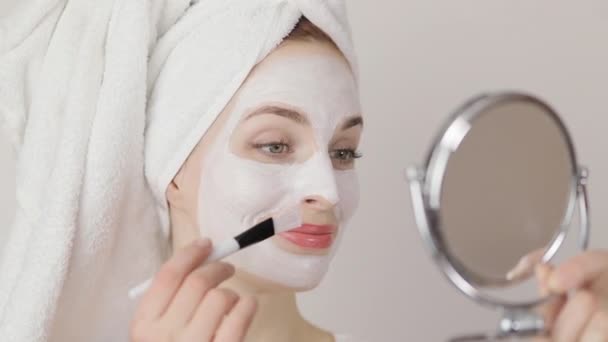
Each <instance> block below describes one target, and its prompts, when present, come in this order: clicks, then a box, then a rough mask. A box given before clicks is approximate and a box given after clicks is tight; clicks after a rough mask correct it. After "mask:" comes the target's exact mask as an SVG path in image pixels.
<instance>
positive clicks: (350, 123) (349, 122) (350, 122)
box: [341, 116, 363, 131]
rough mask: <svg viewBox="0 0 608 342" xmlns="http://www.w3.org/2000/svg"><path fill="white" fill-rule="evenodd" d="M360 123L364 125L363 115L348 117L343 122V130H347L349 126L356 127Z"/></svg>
mask: <svg viewBox="0 0 608 342" xmlns="http://www.w3.org/2000/svg"><path fill="white" fill-rule="evenodd" d="M359 125H361V126H363V117H361V116H353V117H350V118H348V119H346V122H344V123H343V124H342V127H341V129H342V130H343V131H345V130H347V129H349V128H352V127H355V126H359Z"/></svg>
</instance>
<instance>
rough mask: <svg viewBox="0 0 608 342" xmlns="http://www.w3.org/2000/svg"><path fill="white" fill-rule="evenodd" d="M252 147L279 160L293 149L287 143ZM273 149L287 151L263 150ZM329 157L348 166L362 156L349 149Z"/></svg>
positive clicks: (335, 151) (332, 153)
mask: <svg viewBox="0 0 608 342" xmlns="http://www.w3.org/2000/svg"><path fill="white" fill-rule="evenodd" d="M252 147H253V148H255V149H258V150H260V151H261V152H262V153H264V154H266V155H269V156H271V157H272V158H279V159H281V158H284V156H280V155H286V154H289V153H292V152H293V149H292V148H291V146H290V145H289V143H288V142H286V141H273V142H268V143H256V144H252ZM273 147H282V148H284V149H286V150H287V151H283V150H282V151H280V152H272V151H271V150H265V149H270V148H273ZM329 155H330V157H331V158H332V159H334V160H336V161H337V162H338V163H340V164H350V163H352V162H354V161H355V159H359V158H361V157H363V155H362V154H361V153H360V152H358V151H356V150H354V149H350V148H340V149H336V150H333V151H330V152H329Z"/></svg>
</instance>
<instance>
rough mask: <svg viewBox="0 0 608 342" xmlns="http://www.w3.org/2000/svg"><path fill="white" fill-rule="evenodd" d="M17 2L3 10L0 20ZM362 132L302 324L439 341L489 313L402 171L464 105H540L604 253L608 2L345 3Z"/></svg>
mask: <svg viewBox="0 0 608 342" xmlns="http://www.w3.org/2000/svg"><path fill="white" fill-rule="evenodd" d="M14 1H17V0H0V13H2V12H1V11H4V10H6V8H8V7H9V6H10V2H14ZM348 4H349V10H350V19H351V24H352V26H353V34H354V39H355V43H356V47H357V50H358V55H359V59H360V69H361V97H362V103H363V107H364V111H365V113H364V114H365V120H366V122H365V125H366V127H365V136H364V142H363V146H362V151H363V153H364V155H365V157H364V159H363V160H362V161H361V163H360V164H359V168H360V178H361V193H362V199H361V206H360V209H359V212H358V214H357V215H356V217H355V219H354V221H353V222H352V224H351V225H350V227H349V232H348V234H347V235H346V237H345V238H344V240H343V244H342V247H341V251H340V252H339V253H338V255H337V257H336V260H335V262H334V264H333V266H332V271H331V272H330V273H329V274H328V276H327V278H326V280H325V281H324V283H323V284H322V285H321V286H320V288H318V289H317V290H315V291H312V292H310V293H306V294H304V295H302V296H301V300H300V302H301V306H302V309H303V311H304V313H305V314H306V316H307V317H309V318H310V319H311V320H313V321H315V322H317V323H318V324H320V325H322V326H325V327H327V328H329V329H331V330H334V331H339V332H349V333H353V334H354V335H358V336H359V337H362V338H366V339H367V340H369V341H372V342H376V341H395V342H398V341H441V340H444V339H445V337H446V336H448V335H450V334H452V333H455V332H468V331H470V330H477V329H480V328H482V329H489V328H491V327H492V326H493V324H494V323H495V318H496V315H495V314H494V313H492V312H491V311H489V310H486V309H483V308H480V307H478V306H477V305H475V304H473V303H471V302H469V301H468V300H467V299H466V298H465V297H463V296H462V295H460V294H459V293H457V292H456V290H454V289H453V288H452V287H451V286H450V285H448V284H447V283H446V282H445V281H444V279H443V277H442V276H441V274H440V273H439V271H438V270H437V269H436V268H435V266H434V264H433V262H432V261H431V259H430V258H429V256H428V253H427V251H426V250H425V248H424V246H423V245H422V241H421V239H420V237H419V235H418V233H417V230H416V227H415V225H414V222H413V217H412V211H411V209H410V201H409V197H408V196H409V195H408V188H407V184H406V182H404V180H403V169H404V167H405V166H407V165H410V164H412V163H420V162H422V160H423V157H424V154H425V153H426V150H427V147H428V144H429V143H430V142H431V140H432V137H433V136H434V135H435V133H436V132H437V130H438V125H440V124H441V123H442V121H443V120H444V119H445V118H446V117H447V116H448V115H449V113H450V112H451V111H452V110H453V109H454V108H455V107H456V106H458V105H460V104H461V103H462V102H463V101H464V100H465V99H467V98H468V97H470V96H472V95H474V94H477V93H479V92H482V91H488V90H498V89H514V90H524V91H527V92H531V93H534V94H536V95H539V96H540V97H541V98H543V99H544V100H546V101H548V102H549V103H550V104H551V105H552V106H553V107H554V108H555V109H557V111H558V112H559V113H560V114H561V115H562V116H563V118H564V119H565V121H566V124H567V125H568V127H569V129H570V131H571V133H572V135H573V138H574V141H575V144H576V147H577V150H578V153H579V159H580V161H581V163H583V164H585V165H587V166H588V167H589V168H590V170H591V184H590V194H591V208H592V223H593V225H594V227H593V240H592V245H593V246H594V247H596V248H597V247H604V248H606V247H608V231H606V229H604V228H605V225H606V223H607V222H608V210H605V209H604V201H605V200H606V199H607V198H608V177H606V176H605V175H607V174H608V172H607V171H608V158H607V152H606V147H607V146H608V144H607V141H608V139H607V138H606V135H607V133H606V130H607V129H608V117H607V115H606V114H607V113H606V112H607V101H606V100H607V99H608V17H607V15H608V2H606V1H603V0H595V1H587V0H585V1H556V0H542V1H541V0H537V1H524V0H511V1H484V0H460V1H437V0H392V1H369V0H367V1H366V0H356V1H349V2H348ZM0 165H1V167H0V189H1V191H0V227H2V228H0V241H1V240H2V239H3V236H4V235H5V231H6V230H8V229H5V228H7V227H9V225H10V221H11V218H12V213H13V211H14V195H13V193H14V181H13V178H14V176H15V170H14V162H13V155H12V153H11V150H10V148H9V146H8V145H7V143H6V141H5V140H4V137H2V136H1V135H0Z"/></svg>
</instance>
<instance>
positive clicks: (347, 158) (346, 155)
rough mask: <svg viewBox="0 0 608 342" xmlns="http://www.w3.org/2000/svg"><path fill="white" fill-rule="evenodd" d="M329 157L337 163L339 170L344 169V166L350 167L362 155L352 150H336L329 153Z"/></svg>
mask: <svg viewBox="0 0 608 342" xmlns="http://www.w3.org/2000/svg"><path fill="white" fill-rule="evenodd" d="M329 155H330V157H331V159H332V160H334V161H335V162H336V163H338V167H339V168H344V167H345V166H351V165H353V164H354V162H355V159H359V158H361V157H363V155H362V154H361V153H359V152H357V151H355V150H354V149H350V148H343V149H336V150H333V151H330V152H329Z"/></svg>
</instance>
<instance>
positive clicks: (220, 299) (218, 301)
mask: <svg viewBox="0 0 608 342" xmlns="http://www.w3.org/2000/svg"><path fill="white" fill-rule="evenodd" d="M237 300H238V296H237V295H236V293H234V292H233V291H230V290H227V289H218V288H215V289H213V290H211V291H209V292H207V295H206V296H205V298H204V299H203V301H202V302H201V304H200V305H199V306H198V308H197V309H196V312H195V314H194V317H192V320H191V321H190V323H189V324H188V327H187V329H186V336H188V337H189V338H191V339H192V340H193V341H211V340H212V338H213V336H214V335H215V332H216V330H217V329H218V327H219V325H220V323H221V322H222V320H223V319H224V316H226V314H228V312H230V310H231V309H232V308H233V307H234V305H235V304H236V302H237ZM187 340H188V341H189V340H190V339H187Z"/></svg>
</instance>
